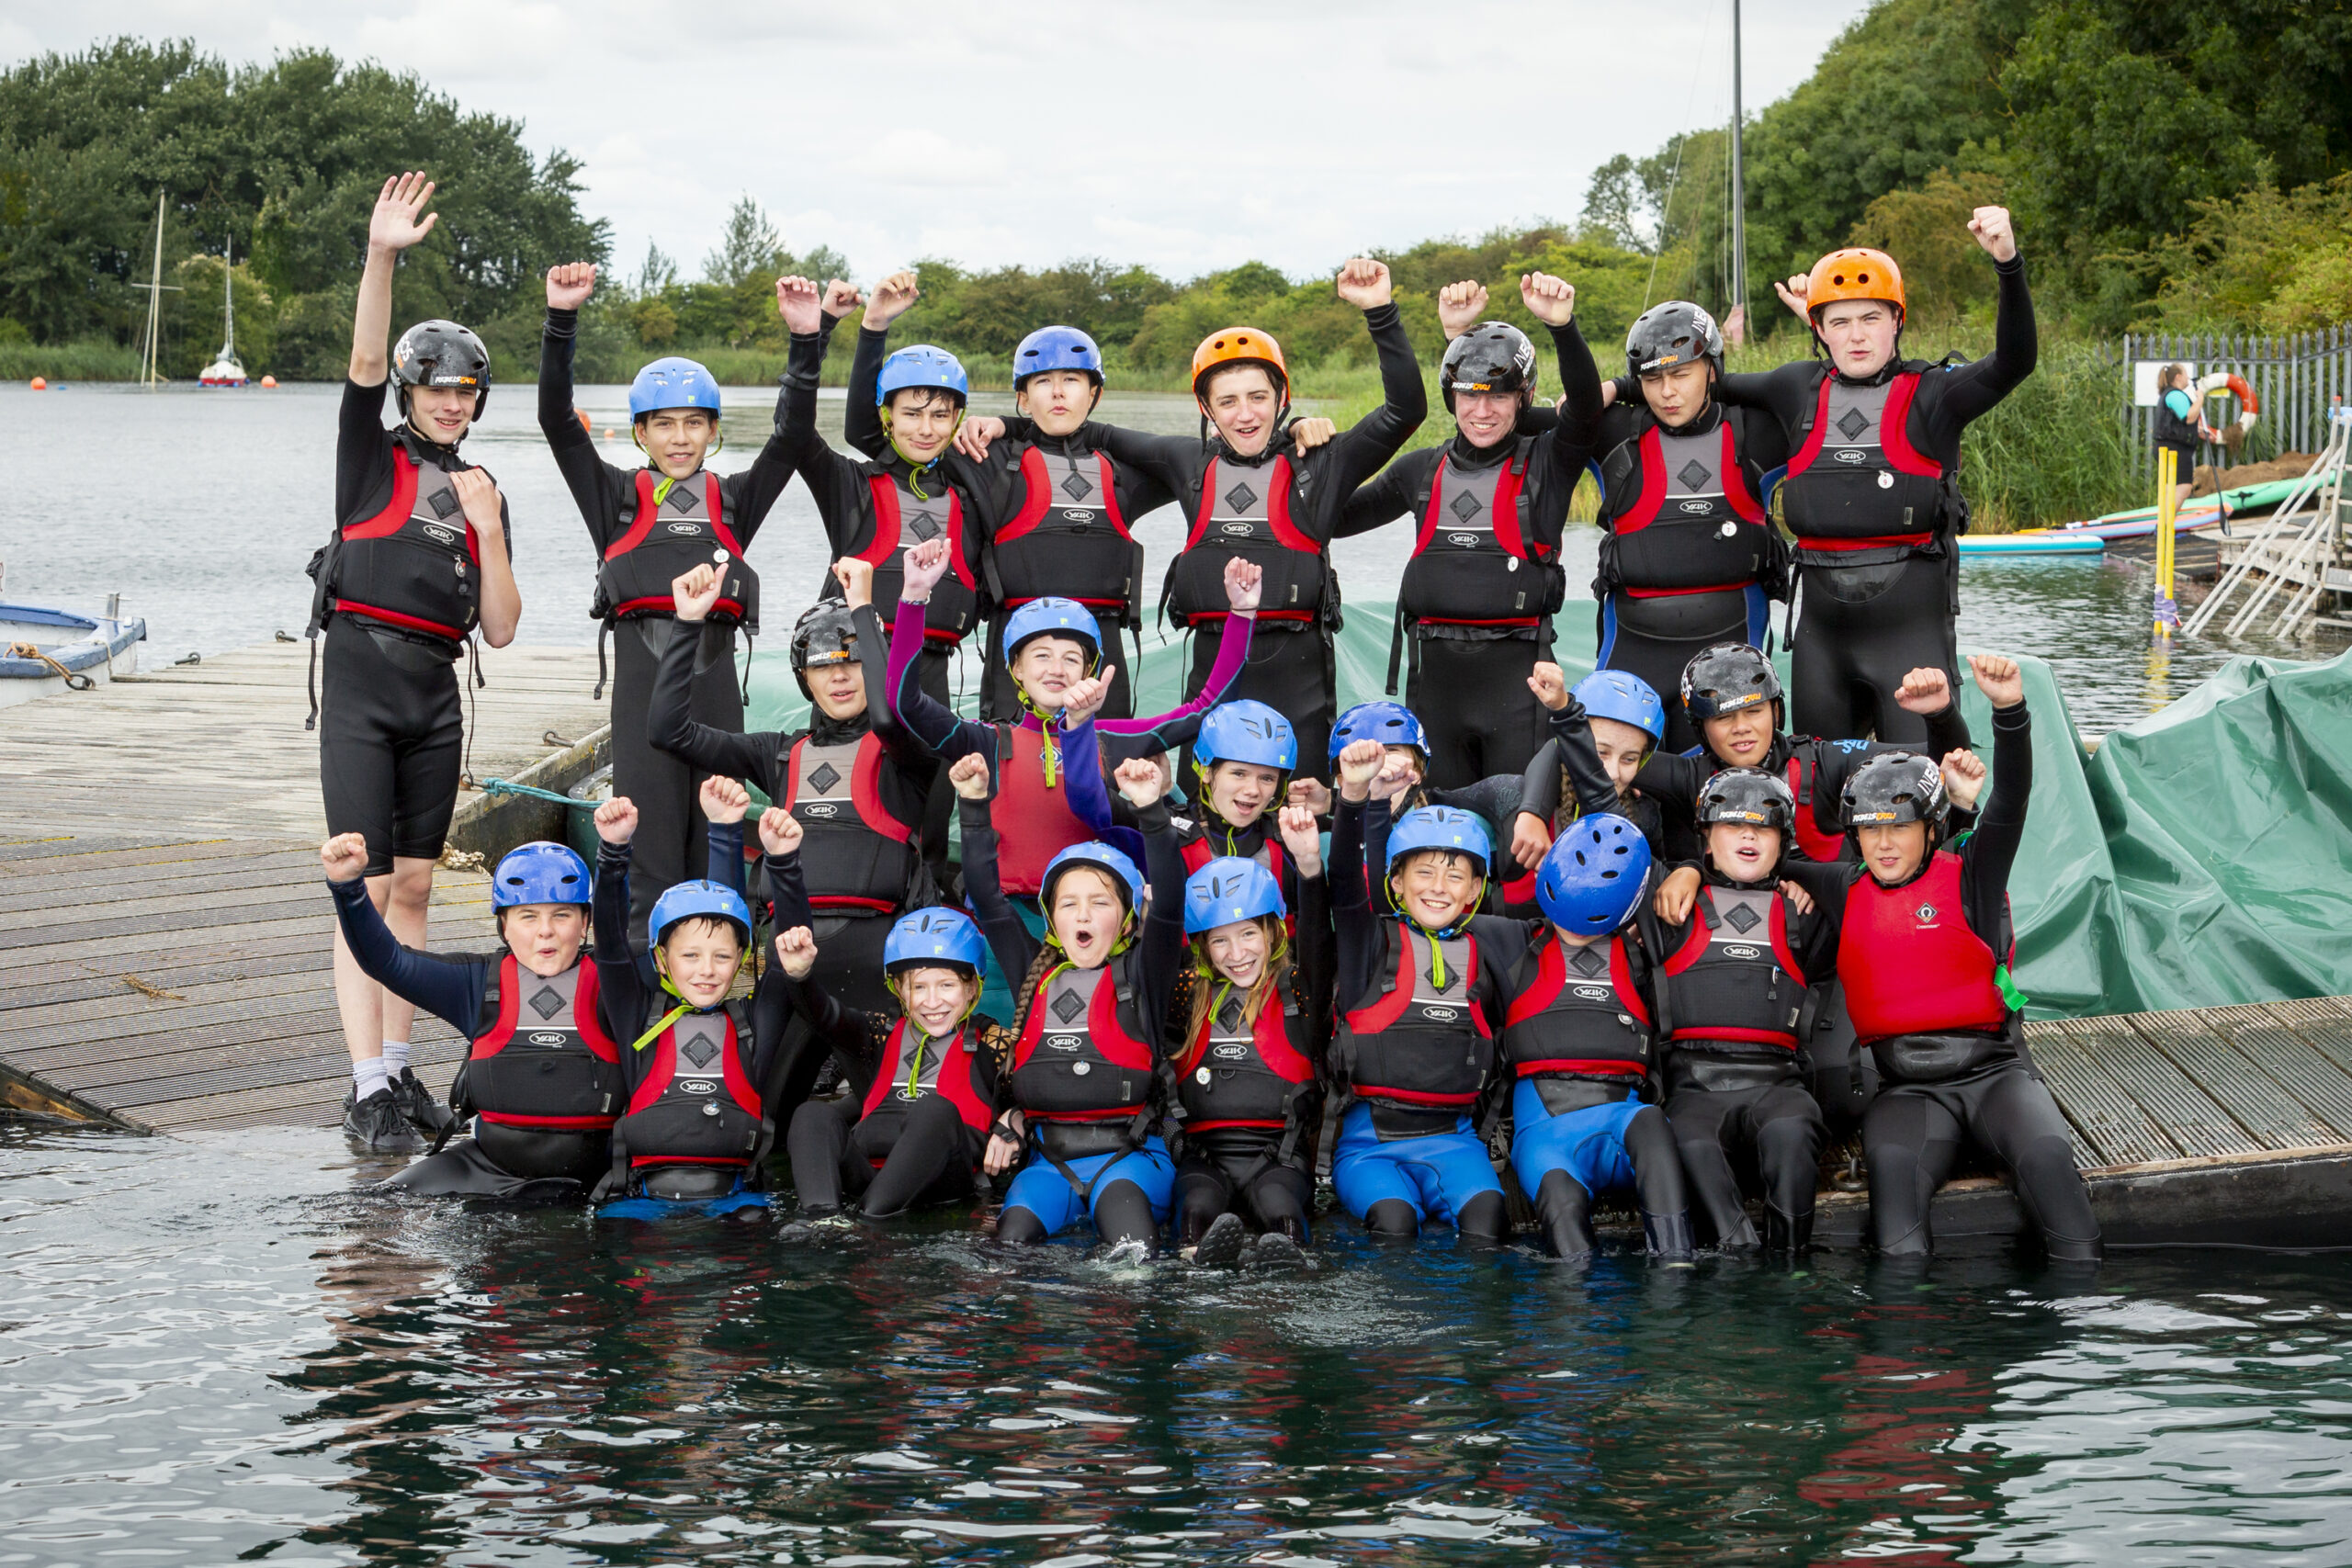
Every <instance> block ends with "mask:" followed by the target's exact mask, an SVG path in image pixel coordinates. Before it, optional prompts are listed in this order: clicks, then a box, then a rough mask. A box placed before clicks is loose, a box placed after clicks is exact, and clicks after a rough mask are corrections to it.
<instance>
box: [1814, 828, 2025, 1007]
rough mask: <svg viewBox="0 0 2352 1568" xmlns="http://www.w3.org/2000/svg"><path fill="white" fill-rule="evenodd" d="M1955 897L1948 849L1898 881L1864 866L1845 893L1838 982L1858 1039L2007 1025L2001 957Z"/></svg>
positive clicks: (1956, 879)
mask: <svg viewBox="0 0 2352 1568" xmlns="http://www.w3.org/2000/svg"><path fill="white" fill-rule="evenodd" d="M1960 894H1961V859H1960V857H1959V856H1958V855H1956V854H1954V853H1952V852H1951V851H1949V850H1939V851H1937V852H1936V853H1935V855H1934V857H1933V858H1932V859H1931V860H1930V861H1929V862H1928V869H1927V870H1926V871H1925V872H1924V873H1922V874H1920V875H1919V876H1918V877H1917V878H1916V879H1914V880H1913V881H1910V882H1907V883H1905V884H1904V885H1903V886H1900V887H1888V886H1883V884H1882V883H1880V881H1879V880H1878V878H1876V877H1874V876H1872V875H1871V874H1870V873H1868V872H1867V871H1864V872H1860V873H1859V874H1857V875H1856V876H1855V878H1854V884H1853V886H1851V887H1849V888H1848V889H1847V890H1846V914H1845V925H1844V928H1843V931H1841V933H1840V936H1839V941H1838V979H1840V980H1842V981H1843V982H1845V986H1846V1016H1847V1017H1848V1018H1849V1019H1851V1020H1852V1021H1853V1023H1854V1035H1855V1038H1857V1039H1858V1040H1860V1042H1861V1043H1863V1044H1865V1045H1867V1044H1870V1043H1872V1042H1873V1041H1878V1040H1887V1039H1892V1038H1893V1037H1894V1036H1896V1035H1900V1034H1948V1033H1960V1032H1984V1033H1988V1034H1989V1033H1996V1032H1999V1031H2000V1030H2001V1029H2002V1028H2004V1027H2005V1026H2006V1025H2007V1022H2008V1017H2009V1004H2008V1000H2007V998H2005V997H2004V996H2002V994H2001V987H2000V982H1999V980H1998V978H1997V977H1996V976H1997V975H1998V971H1999V969H2000V966H2001V962H2002V958H2001V955H1999V954H1997V953H1995V952H1994V951H1993V949H1992V948H1991V947H1990V946H1989V945H1987V943H1986V942H1985V939H1984V938H1983V937H1981V936H1978V935H1977V934H1976V932H1975V931H1973V930H1972V929H1970V927H1969V924H1968V919H1967V916H1966V914H1965V913H1964V912H1963V910H1962V905H1961V897H1960Z"/></svg>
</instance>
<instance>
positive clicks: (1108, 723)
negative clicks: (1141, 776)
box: [1098, 615, 1257, 760]
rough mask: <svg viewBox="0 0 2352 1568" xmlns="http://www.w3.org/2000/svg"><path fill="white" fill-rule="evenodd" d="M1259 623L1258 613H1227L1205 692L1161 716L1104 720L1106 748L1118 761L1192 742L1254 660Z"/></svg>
mask: <svg viewBox="0 0 2352 1568" xmlns="http://www.w3.org/2000/svg"><path fill="white" fill-rule="evenodd" d="M1256 625H1257V616H1256V615H1227V616H1226V617H1225V629H1224V631H1223V632H1222V633H1220V634H1219V635H1218V637H1217V643H1216V663H1215V664H1213V665H1211V666H1210V667H1209V678H1208V679H1207V680H1206V681H1205V682H1203V683H1202V685H1201V694H1200V695H1199V696H1197V697H1194V698H1193V700H1192V701H1191V702H1189V703H1186V704H1185V705H1183V706H1182V707H1180V708H1174V709H1171V710H1170V711H1169V712H1167V713H1164V714H1161V715H1160V716H1159V717H1158V718H1114V719H1107V720H1104V721H1103V723H1102V724H1101V725H1099V726H1098V728H1100V729H1101V730H1102V731H1103V752H1104V754H1105V755H1107V756H1109V757H1111V758H1113V759H1114V760H1125V759H1126V758H1128V757H1148V756H1157V755H1159V753H1160V752H1162V751H1172V750H1175V749H1176V748H1177V747H1179V746H1184V745H1189V744H1191V742H1192V739H1193V736H1195V735H1198V734H1199V733H1200V731H1201V720H1203V719H1204V718H1206V717H1207V716H1208V712H1209V709H1211V708H1213V707H1215V706H1216V705H1217V704H1219V703H1221V702H1223V701H1224V700H1225V694H1226V691H1227V688H1228V687H1230V686H1231V685H1232V684H1233V682H1235V681H1236V680H1237V679H1238V678H1239V676H1240V674H1241V667H1242V666H1243V665H1245V664H1247V663H1249V662H1250V632H1251V629H1252V628H1253V627H1254V626H1256Z"/></svg>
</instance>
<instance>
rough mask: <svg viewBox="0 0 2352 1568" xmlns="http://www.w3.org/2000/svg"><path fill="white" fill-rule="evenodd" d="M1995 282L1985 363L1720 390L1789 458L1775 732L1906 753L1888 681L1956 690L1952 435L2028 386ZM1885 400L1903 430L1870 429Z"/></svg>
mask: <svg viewBox="0 0 2352 1568" xmlns="http://www.w3.org/2000/svg"><path fill="white" fill-rule="evenodd" d="M1995 270H1996V272H1997V273H1998V274H1999V279H2000V284H1999V287H2000V303H1999V313H1998V315H1997V317H1996V321H1995V323H1994V336H1993V352H1992V353H1991V354H1989V355H1986V356H1985V358H1983V359H1980V360H1977V361H1975V362H1974V363H1973V364H1970V365H1962V366H1959V367H1953V368H1949V369H1947V368H1944V367H1938V366H1931V365H1928V364H1926V363H1924V362H1921V361H1917V360H1912V361H1901V360H1897V361H1893V362H1890V363H1889V364H1888V365H1887V367H1885V368H1884V369H1883V370H1882V371H1881V372H1880V373H1879V374H1878V375H1877V376H1874V377H1872V378H1870V379H1869V380H1867V381H1859V382H1858V381H1851V380H1849V379H1848V378H1845V377H1843V376H1838V375H1836V374H1834V373H1833V372H1832V371H1831V369H1830V367H1829V366H1828V364H1827V363H1826V361H1824V360H1820V359H1804V360H1798V361H1795V362H1793V363H1792V364H1788V365H1783V366H1781V367H1780V368H1779V369H1777V370H1771V371H1767V372H1764V373H1761V374H1757V375H1741V376H1726V377H1724V378H1723V380H1722V383H1721V391H1722V396H1723V400H1724V402H1726V403H1729V404H1732V405H1734V406H1736V407H1745V408H1754V409H1759V410H1762V411H1764V412H1766V413H1769V414H1770V416H1771V417H1772V418H1773V419H1774V420H1776V421H1778V422H1779V423H1780V425H1781V434H1782V436H1783V438H1784V439H1785V441H1786V443H1787V446H1788V450H1789V453H1790V457H1789V461H1788V471H1787V477H1785V478H1784V479H1782V480H1781V485H1780V489H1781V510H1782V514H1783V517H1784V520H1785V521H1786V523H1787V525H1788V527H1789V531H1790V532H1791V533H1792V534H1793V535H1795V536H1796V541H1797V551H1796V559H1797V567H1798V581H1799V585H1800V587H1801V588H1802V590H1803V597H1804V614H1803V615H1801V616H1800V617H1799V619H1798V622H1797V631H1796V636H1795V639H1794V643H1793V648H1792V665H1791V671H1790V673H1791V679H1790V697H1791V699H1792V701H1791V711H1790V720H1789V723H1790V728H1793V729H1804V730H1807V731H1810V732H1811V733H1813V734H1816V735H1826V736H1829V737H1832V738H1833V739H1842V738H1844V737H1848V736H1857V735H1869V734H1875V735H1876V736H1877V737H1878V738H1879V739H1882V740H1918V739H1922V738H1923V737H1924V735H1925V733H1926V731H1925V727H1924V726H1923V725H1922V724H1921V722H1920V721H1919V720H1918V719H1917V717H1915V716H1912V715H1910V714H1907V713H1905V712H1904V711H1903V710H1902V709H1901V708H1899V707H1897V706H1895V705H1894V690H1895V688H1896V687H1897V686H1899V685H1900V684H1902V682H1903V677H1904V676H1905V674H1907V673H1908V672H1909V671H1912V670H1914V669H1916V668H1917V667H1919V666H1921V665H1935V666H1938V667H1939V668H1941V669H1943V670H1944V671H1946V672H1947V673H1949V674H1951V677H1952V679H1953V682H1954V685H1955V687H1956V686H1957V684H1958V682H1959V672H1958V662H1959V654H1958V647H1957V643H1956V641H1955V637H1954V631H1953V624H1954V620H1955V617H1956V616H1957V615H1959V584H1960V550H1959V545H1958V542H1957V538H1956V535H1955V529H1956V528H1957V526H1958V525H1959V524H1960V522H1961V520H1962V517H1963V516H1964V514H1965V513H1964V508H1963V507H1962V504H1961V502H1960V499H1959V491H1958V490H1957V488H1956V483H1955V478H1954V476H1955V475H1956V474H1957V473H1958V471H1959V468H1960V442H1961V435H1962V432H1963V431H1965V430H1966V429H1967V427H1968V423H1969V422H1970V421H1971V420H1973V419H1976V418H1978V417H1979V416H1981V415H1983V414H1984V413H1985V412H1987V411H1988V410H1990V409H1991V408H1992V407H1993V405H1994V404H1996V403H1997V402H1999V401H2000V400H2001V399H2002V398H2004V397H2005V396H2007V394H2008V392H2009V390H2010V389H2011V388H2013V387H2015V386H2017V385H2018V383H2019V382H2021V381H2023V380H2024V379H2025V378H2026V377H2028V376H2029V375H2030V374H2032V372H2033V366H2034V357H2035V354H2036V338H2035V332H2034V321H2033V299H2032V296H2031V295H2030V293H2029V291H2028V290H2027V288H2026V279H2025V258H2024V257H2023V256H2022V255H2019V256H2014V257H2011V258H2010V259H2009V260H2007V261H2006V262H2000V263H1997V264H1996V268H1995ZM1620 390H1621V392H1622V391H1623V384H1622V383H1621V386H1620ZM1639 395H1640V394H1639V392H1638V391H1636V392H1635V393H1634V396H1636V397H1638V396H1639ZM1898 396H1900V397H1903V398H1905V400H1907V403H1908V408H1907V411H1906V412H1905V417H1904V418H1903V419H1902V420H1901V421H1900V422H1899V427H1898V428H1897V429H1895V430H1893V431H1890V430H1886V429H1883V428H1882V427H1881V426H1882V424H1883V421H1882V420H1881V419H1880V418H1879V415H1880V414H1881V413H1890V414H1891V412H1892V410H1893V409H1894V403H1895V400H1896V398H1897V397H1898ZM1882 399H1883V406H1881V400H1882Z"/></svg>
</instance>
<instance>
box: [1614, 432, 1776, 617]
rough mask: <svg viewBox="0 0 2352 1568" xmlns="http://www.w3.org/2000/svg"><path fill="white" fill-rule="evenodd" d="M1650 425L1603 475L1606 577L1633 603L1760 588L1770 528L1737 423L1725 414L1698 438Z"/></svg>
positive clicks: (1615, 457)
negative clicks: (1754, 487)
mask: <svg viewBox="0 0 2352 1568" xmlns="http://www.w3.org/2000/svg"><path fill="white" fill-rule="evenodd" d="M1647 424H1648V428H1647V429H1645V430H1644V431H1643V433H1642V435H1641V438H1640V440H1638V441H1636V442H1633V443H1630V444H1629V445H1630V446H1632V447H1633V448H1634V450H1633V451H1632V452H1631V453H1625V454H1623V457H1620V456H1619V454H1611V459H1612V461H1611V465H1610V467H1609V468H1608V469H1607V470H1605V471H1606V472H1607V473H1608V476H1609V477H1608V479H1607V480H1606V482H1605V486H1604V488H1605V490H1606V491H1607V505H1608V527H1609V535H1608V538H1607V540H1606V541H1605V543H1604V554H1605V558H1604V559H1603V561H1602V562H1601V575H1602V576H1603V577H1604V578H1605V579H1606V580H1607V581H1609V583H1610V584H1611V586H1612V587H1621V588H1623V589H1624V591H1625V592H1628V593H1630V594H1632V595H1633V596H1634V597H1635V598H1637V599H1639V598H1652V597H1657V596H1661V595H1668V594H1677V593H1720V592H1726V591H1728V590H1732V589H1738V588H1745V587H1747V585H1748V584H1750V583H1752V582H1755V581H1758V579H1759V578H1760V577H1761V575H1762V573H1763V571H1764V568H1765V563H1766V561H1767V559H1768V558H1770V553H1771V524H1770V520H1769V519H1768V518H1767V516H1766V514H1765V511H1764V506H1763V503H1762V502H1758V500H1757V499H1756V495H1755V493H1754V492H1753V491H1750V490H1749V489H1748V487H1747V472H1746V470H1745V469H1744V468H1743V467H1742V466H1741V462H1742V460H1741V457H1740V452H1739V445H1738V441H1737V438H1736V427H1735V422H1734V421H1733V420H1732V419H1731V418H1730V417H1729V416H1728V415H1727V414H1726V415H1725V416H1724V417H1723V418H1721V419H1720V420H1719V421H1718V422H1717V423H1716V427H1715V428H1714V429H1713V430H1711V431H1707V432H1704V433H1703V434H1681V433H1679V432H1676V431H1670V430H1668V429H1666V428H1665V427H1664V426H1662V425H1660V424H1659V423H1657V421H1655V420H1650V421H1648V422H1647ZM1620 451H1621V452H1623V448H1621V449H1620ZM1628 459H1635V460H1637V461H1638V464H1639V467H1638V468H1635V463H1634V461H1632V460H1628Z"/></svg>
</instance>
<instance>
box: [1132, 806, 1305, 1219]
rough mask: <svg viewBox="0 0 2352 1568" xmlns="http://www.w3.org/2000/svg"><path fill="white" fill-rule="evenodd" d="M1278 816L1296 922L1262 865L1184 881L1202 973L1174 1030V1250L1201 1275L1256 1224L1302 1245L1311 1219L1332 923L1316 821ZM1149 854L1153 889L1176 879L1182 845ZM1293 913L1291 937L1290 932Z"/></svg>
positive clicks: (1213, 864)
mask: <svg viewBox="0 0 2352 1568" xmlns="http://www.w3.org/2000/svg"><path fill="white" fill-rule="evenodd" d="M1282 818H1283V819H1282V824H1281V827H1282V840H1283V844H1284V845H1285V846H1287V848H1288V850H1289V857H1288V858H1289V863H1290V864H1291V865H1292V866H1293V867H1294V868H1295V871H1296V874H1297V881H1298V886H1299V889H1300V892H1301V899H1302V902H1301V904H1300V905H1299V906H1297V907H1296V908H1295V910H1294V906H1292V905H1291V904H1290V903H1289V902H1288V901H1287V900H1286V899H1285V898H1284V897H1283V889H1282V886H1281V884H1280V883H1279V882H1277V881H1276V879H1275V877H1274V875H1273V874H1272V872H1270V871H1268V870H1267V869H1266V868H1265V867H1264V866H1263V865H1261V864H1260V863H1258V862H1256V861H1254V860H1243V859H1239V858H1238V857H1234V856H1229V855H1227V856H1220V857H1218V858H1216V859H1214V860H1210V861H1207V862H1205V863H1203V864H1202V865H1201V866H1200V868H1199V869H1197V870H1195V871H1194V872H1193V874H1192V875H1191V876H1190V877H1188V878H1186V879H1185V883H1184V934H1185V936H1186V937H1187V938H1188V939H1189V940H1190V944H1191V946H1190V954H1189V956H1190V959H1191V964H1192V973H1191V981H1190V984H1189V987H1187V991H1188V996H1187V1000H1186V1002H1185V1005H1184V1006H1183V1007H1182V1009H1181V1010H1180V1015H1179V1017H1178V1018H1176V1019H1171V1020H1170V1022H1171V1023H1172V1024H1175V1025H1176V1026H1177V1027H1178V1028H1179V1029H1181V1031H1182V1033H1181V1036H1180V1037H1181V1039H1182V1045H1181V1046H1179V1047H1178V1049H1177V1051H1176V1057H1175V1074H1176V1103H1177V1105H1178V1107H1179V1109H1180V1110H1181V1111H1182V1113H1183V1118H1184V1120H1183V1123H1182V1134H1183V1143H1182V1149H1183V1158H1182V1163H1180V1164H1179V1165H1178V1166H1177V1168H1176V1245H1177V1247H1178V1248H1179V1250H1180V1251H1182V1252H1184V1253H1186V1254H1188V1255H1190V1256H1191V1258H1192V1259H1193V1261H1194V1262H1195V1263H1201V1264H1220V1263H1230V1262H1232V1261H1233V1260H1234V1259H1235V1258H1237V1257H1238V1256H1239V1255H1240V1251H1241V1248H1242V1246H1243V1245H1244V1243H1245V1242H1246V1240H1247V1239H1248V1236H1249V1233H1250V1228H1251V1227H1253V1226H1254V1227H1255V1228H1256V1229H1257V1230H1258V1231H1260V1232H1261V1233H1262V1234H1264V1235H1269V1236H1279V1237H1282V1238H1283V1240H1285V1241H1287V1242H1289V1243H1290V1244H1291V1245H1293V1246H1303V1245H1304V1244H1305V1243H1306V1239H1307V1216H1308V1214H1309V1213H1312V1212H1313V1209H1314V1199H1315V1135H1316V1133H1317V1130H1318V1128H1319V1127H1320V1125H1321V1122H1322V1119H1323V1095H1322V1089H1321V1077H1320V1074H1321V1061H1322V1055H1323V1047H1324V1043H1325V1042H1326V1041H1328V1040H1329V1038H1330V1006H1331V997H1330V990H1331V961H1332V955H1331V913H1330V908H1329V895H1328V892H1327V890H1326V884H1325V882H1324V880H1323V859H1322V837H1321V832H1320V829H1317V826H1316V822H1315V818H1314V815H1313V813H1311V812H1309V811H1307V810H1306V808H1305V807H1296V806H1294V807H1284V808H1283V813H1282ZM1145 847H1146V849H1147V851H1148V853H1149V855H1150V856H1151V857H1154V858H1153V861H1152V866H1151V873H1152V879H1153V882H1154V884H1155V885H1157V884H1158V883H1159V882H1160V881H1162V880H1164V879H1166V878H1167V877H1168V876H1169V875H1170V874H1172V873H1173V870H1174V868H1172V867H1169V866H1164V865H1161V864H1159V863H1158V857H1161V856H1164V855H1166V854H1168V853H1169V852H1170V851H1171V850H1173V849H1174V848H1175V840H1173V838H1172V837H1170V836H1168V835H1164V834H1154V835H1150V836H1148V837H1147V839H1146V840H1145ZM1294 912H1295V922H1296V925H1297V935H1296V937H1295V939H1294V938H1293V937H1292V936H1291V934H1290V932H1289V930H1288V924H1287V922H1289V921H1290V919H1292V917H1293V915H1294ZM1156 953H1157V950H1156V949H1155V950H1154V953H1152V954H1148V956H1155V955H1156ZM1245 1222H1246V1223H1245Z"/></svg>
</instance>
